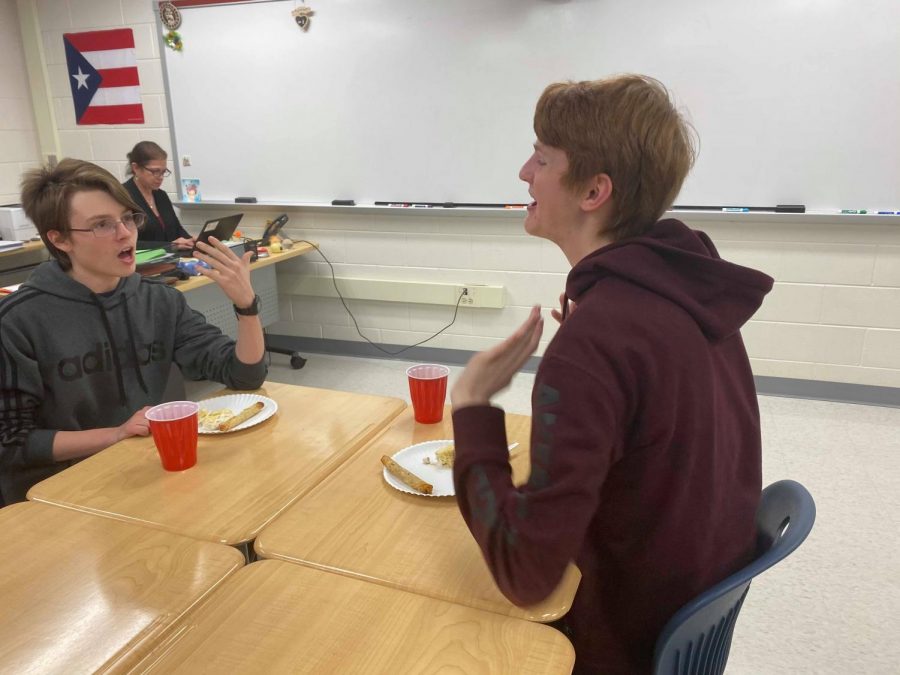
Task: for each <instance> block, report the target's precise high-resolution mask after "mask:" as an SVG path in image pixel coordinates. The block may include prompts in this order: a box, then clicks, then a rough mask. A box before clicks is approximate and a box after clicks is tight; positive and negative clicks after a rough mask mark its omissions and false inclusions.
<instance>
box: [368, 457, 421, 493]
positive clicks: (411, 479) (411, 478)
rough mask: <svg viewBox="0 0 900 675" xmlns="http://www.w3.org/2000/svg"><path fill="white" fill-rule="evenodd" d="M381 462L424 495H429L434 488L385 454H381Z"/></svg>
mask: <svg viewBox="0 0 900 675" xmlns="http://www.w3.org/2000/svg"><path fill="white" fill-rule="evenodd" d="M381 463H382V464H383V465H384V468H386V469H387V470H388V471H389V472H390V473H391V474H392V475H394V476H396V477H397V478H399V479H400V480H401V481H403V482H404V483H405V484H406V485H409V487H411V488H412V489H413V490H416V491H417V492H421V493H423V494H426V495H430V494H431V492H432V490H434V486H433V485H432V484H431V483H426V482H425V481H424V480H422V479H421V478H419V477H418V476H417V475H415V474H414V473H412V472H411V471H407V470H406V469H404V468H403V467H402V466H400V465H399V464H397V462H395V461H394V460H393V459H391V458H390V457H388V456H387V455H382V456H381Z"/></svg>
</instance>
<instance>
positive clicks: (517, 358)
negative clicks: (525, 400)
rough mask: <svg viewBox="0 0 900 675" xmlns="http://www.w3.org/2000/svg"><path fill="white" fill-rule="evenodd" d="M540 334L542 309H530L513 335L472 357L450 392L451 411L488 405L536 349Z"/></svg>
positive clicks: (542, 325) (542, 328) (542, 327)
mask: <svg viewBox="0 0 900 675" xmlns="http://www.w3.org/2000/svg"><path fill="white" fill-rule="evenodd" d="M543 331H544V319H543V318H542V317H541V308H540V307H532V308H531V313H530V314H529V315H528V318H527V319H525V322H524V323H523V324H522V325H521V326H519V328H518V329H517V330H516V332H515V333H513V334H512V335H510V336H509V337H508V338H506V339H505V340H504V341H503V342H501V343H500V344H499V345H496V346H495V347H491V348H490V349H488V350H487V351H483V352H480V353H478V354H476V355H475V356H473V357H472V359H471V360H470V361H469V364H468V365H467V366H466V369H465V370H464V371H463V373H462V375H460V376H459V379H458V380H457V381H456V384H454V385H453V389H452V391H451V392H450V401H451V403H452V404H453V407H454V409H456V408H465V407H466V406H471V405H487V404H489V403H490V400H491V397H492V396H493V395H494V394H496V393H497V392H499V391H502V390H503V389H505V388H506V387H508V386H509V383H510V382H511V381H512V378H513V375H515V374H516V373H517V372H519V369H520V368H521V367H522V366H523V365H525V362H526V361H527V360H528V357H530V356H531V355H532V354H533V353H534V350H535V349H537V346H538V341H540V339H541V334H542V333H543Z"/></svg>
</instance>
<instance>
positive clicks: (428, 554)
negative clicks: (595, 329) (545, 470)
mask: <svg viewBox="0 0 900 675" xmlns="http://www.w3.org/2000/svg"><path fill="white" fill-rule="evenodd" d="M506 429H507V435H508V439H509V442H510V443H513V442H516V441H518V443H519V447H518V448H516V449H515V451H514V452H513V455H512V465H513V480H514V481H516V483H517V484H521V483H523V482H525V480H526V479H527V476H528V472H529V467H530V457H529V446H530V433H531V418H530V417H527V416H523V415H507V416H506ZM440 438H453V423H452V421H451V419H450V410H449V408H448V409H447V410H445V413H444V419H443V421H442V422H441V423H439V424H428V425H426V424H416V422H415V420H414V419H413V414H412V408H408V409H407V410H406V411H404V412H403V414H401V415H400V416H399V417H397V419H396V420H395V421H394V422H393V423H392V424H391V425H390V426H389V427H388V428H387V429H386V430H385V432H384V433H383V434H381V435H380V436H379V437H378V438H376V439H375V440H374V441H373V442H372V443H371V444H369V445H368V446H367V447H365V448H364V449H363V450H362V451H361V452H359V453H357V454H356V455H355V456H354V457H353V459H352V460H351V461H349V462H347V463H346V464H345V465H344V466H342V467H341V468H340V469H338V470H337V471H335V472H334V473H333V474H332V475H330V476H329V477H328V478H327V479H326V480H324V481H323V482H322V483H321V484H320V485H318V486H317V487H316V488H315V489H314V490H311V491H310V492H309V493H308V494H306V495H305V496H304V497H303V498H302V499H300V500H298V501H297V502H296V503H295V504H294V505H293V506H291V508H289V509H287V510H286V511H285V512H284V513H283V514H282V515H281V516H280V517H279V518H278V519H276V520H275V521H273V522H272V524H271V525H269V526H268V527H266V528H265V529H264V530H263V531H262V533H260V535H259V538H258V539H257V541H256V544H255V548H256V552H257V554H258V555H260V556H261V557H264V558H278V559H281V560H287V561H291V562H297V563H301V564H304V565H309V566H312V567H318V568H321V569H329V570H333V571H339V572H341V573H342V574H347V575H350V576H357V577H360V578H365V579H369V580H370V581H376V582H378V583H381V584H385V585H387V586H392V587H394V588H399V589H402V590H406V591H413V592H415V593H420V594H422V595H427V596H430V597H432V598H438V599H440V600H449V601H452V602H455V603H459V604H462V605H468V606H470V607H475V608H478V609H486V610H490V611H493V612H497V613H500V614H507V615H509V616H515V617H520V618H524V619H529V620H531V621H542V622H549V621H555V620H556V619H558V618H560V617H561V616H563V615H564V614H565V613H566V612H568V611H569V608H570V607H571V604H572V599H573V598H574V597H575V591H576V590H577V589H578V584H579V582H580V581H581V573H580V572H579V571H578V568H577V567H575V565H570V566H569V568H568V570H567V571H566V574H565V576H564V577H563V580H562V582H561V583H560V585H559V587H558V588H557V589H556V591H554V593H553V594H552V595H551V596H550V597H549V598H547V599H546V600H544V601H543V602H541V603H539V604H538V605H534V606H532V607H524V608H523V607H516V606H515V605H513V604H512V603H511V602H510V601H509V600H507V599H506V598H505V597H504V596H503V594H502V593H500V591H499V590H498V589H497V586H496V584H495V583H494V580H493V578H492V577H491V574H490V572H489V570H488V568H487V565H486V563H485V562H484V559H483V558H482V556H481V551H480V549H479V548H478V545H477V544H476V543H475V539H474V538H473V537H472V535H471V533H470V532H469V530H468V528H467V527H466V524H465V521H464V520H463V519H462V516H461V515H460V513H459V509H458V507H457V504H456V499H455V498H453V497H442V498H435V497H419V496H416V495H411V494H406V493H403V492H399V491H397V490H395V489H394V488H392V487H391V486H389V485H388V484H387V483H385V481H384V478H383V476H382V467H381V462H380V458H381V456H382V455H392V454H393V453H395V452H396V451H398V450H400V449H402V448H405V447H407V446H409V445H412V444H414V443H421V442H423V441H428V440H434V439H440Z"/></svg>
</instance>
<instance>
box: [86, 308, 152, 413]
mask: <svg viewBox="0 0 900 675" xmlns="http://www.w3.org/2000/svg"><path fill="white" fill-rule="evenodd" d="M91 299H92V300H93V301H94V304H95V305H97V309H98V310H100V318H101V319H102V321H103V329H104V330H105V331H106V339H107V340H109V351H110V352H111V353H112V359H113V367H114V369H115V371H116V384H117V385H118V387H119V405H123V406H124V405H127V404H128V395H127V394H126V393H125V381H124V379H123V378H122V362H121V361H120V360H119V350H118V348H117V346H116V340H115V338H114V337H113V332H112V326H110V324H109V317H108V316H107V315H106V308H105V307H104V306H103V303H102V302H101V301H100V298H98V297H97V294H96V293H91ZM122 305H123V307H124V308H125V325H126V326H127V327H128V342H129V346H130V347H131V358H132V359H133V362H134V369H135V372H136V373H137V379H138V382H139V383H140V385H141V389H143V390H144V393H145V394H147V393H149V390H148V389H147V384H146V383H145V382H144V376H143V375H142V374H141V364H140V362H139V360H138V354H137V348H136V347H135V345H134V333H133V332H132V328H131V316H130V315H129V313H128V303H127V302H123V303H122Z"/></svg>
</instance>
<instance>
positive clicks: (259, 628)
mask: <svg viewBox="0 0 900 675" xmlns="http://www.w3.org/2000/svg"><path fill="white" fill-rule="evenodd" d="M170 635H171V638H170V639H169V640H167V641H166V642H164V643H162V644H160V645H159V646H158V647H157V649H156V650H154V652H153V653H152V654H151V655H150V656H148V657H147V659H146V660H145V661H144V662H143V663H142V664H141V669H142V670H143V669H144V668H146V669H147V670H144V671H143V672H147V673H167V674H168V673H197V672H222V673H224V672H240V673H249V672H254V673H286V672H294V673H297V672H303V673H364V674H368V673H413V672H429V673H436V672H445V671H446V672H464V673H523V674H524V673H527V674H528V675H540V674H543V673H547V674H549V673H570V672H572V666H573V664H574V661H575V651H574V649H573V648H572V645H571V643H569V641H568V640H567V639H566V638H565V636H563V634H562V633H560V632H559V631H557V630H555V629H553V628H550V627H549V626H538V625H535V624H532V623H529V622H527V621H522V620H521V619H513V618H510V617H504V616H500V615H499V614H494V613H492V612H485V611H481V610H477V609H472V608H470V607H462V606H460V605H454V604H452V603H449V602H442V601H440V600H434V599H433V598H426V597H424V596H421V595H416V594H413V593H404V592H403V591H398V590H396V589H393V588H385V587H383V586H379V585H377V584H372V583H368V582H366V581H362V580H359V579H350V578H348V577H343V576H340V575H337V574H331V573H328V572H324V571H321V570H315V569H311V568H305V567H300V566H298V565H290V564H288V563H284V562H279V561H275V560H266V561H262V562H257V563H253V564H252V565H249V566H247V567H245V568H244V569H242V570H239V571H238V572H237V574H235V575H233V576H232V578H230V579H228V580H227V581H226V582H225V583H224V584H222V586H221V588H219V589H218V590H217V591H216V593H214V594H213V596H212V597H211V598H210V599H209V601H208V602H207V603H205V604H204V605H203V606H202V607H200V608H198V610H197V611H196V612H192V613H191V614H190V615H188V616H185V617H184V618H183V619H182V620H180V621H179V623H178V627H177V629H176V630H175V631H172V632H171V633H170Z"/></svg>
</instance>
